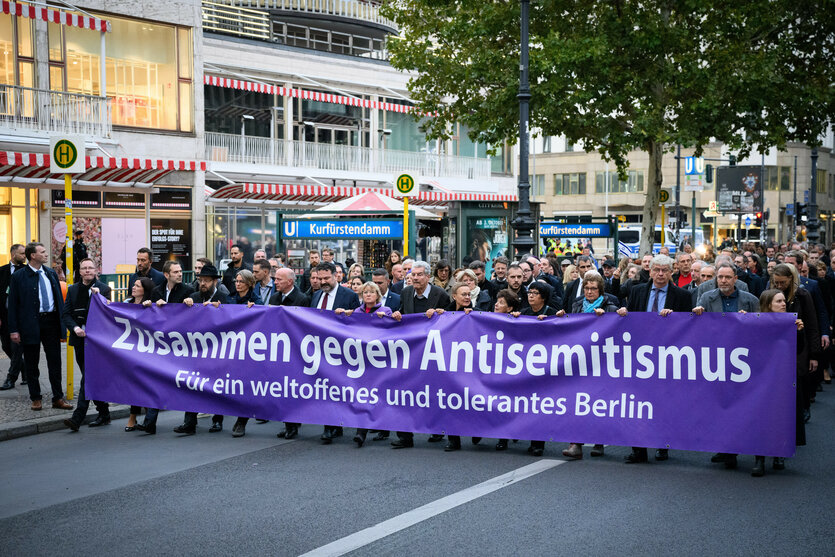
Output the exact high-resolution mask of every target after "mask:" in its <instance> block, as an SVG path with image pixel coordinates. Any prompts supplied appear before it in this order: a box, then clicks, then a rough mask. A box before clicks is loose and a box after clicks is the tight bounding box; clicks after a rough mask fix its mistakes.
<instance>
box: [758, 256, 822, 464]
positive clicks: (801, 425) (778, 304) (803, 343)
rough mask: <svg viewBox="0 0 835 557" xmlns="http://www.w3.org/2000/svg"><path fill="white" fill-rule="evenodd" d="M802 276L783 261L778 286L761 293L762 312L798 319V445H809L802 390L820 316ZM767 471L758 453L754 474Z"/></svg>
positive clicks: (778, 460)
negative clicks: (807, 442)
mask: <svg viewBox="0 0 835 557" xmlns="http://www.w3.org/2000/svg"><path fill="white" fill-rule="evenodd" d="M799 283H800V278H799V277H798V275H797V270H796V269H795V268H794V265H785V264H780V265H777V266H776V267H775V268H774V273H773V274H772V278H771V284H772V286H774V287H775V288H772V289H769V290H766V291H765V292H763V293H762V294H760V311H761V312H763V313H767V312H776V313H785V312H789V313H796V314H797V319H796V320H795V322H794V323H795V326H796V327H797V370H796V372H797V376H798V381H797V389H796V391H797V413H796V417H795V431H796V433H795V445H797V446H798V447H800V446H803V445H805V444H806V425H805V422H806V420H805V416H804V410H803V405H804V401H805V400H806V397H805V396H804V393H803V384H804V382H803V377H805V376H806V375H808V373H809V371H810V370H812V369H814V368H817V365H818V362H817V356H818V349H819V347H820V345H821V340H820V333H819V332H818V328H817V316H816V313H815V303H814V301H812V295H811V294H809V293H808V292H807V291H806V290H805V289H803V288H798V284H799ZM771 467H772V468H773V469H774V470H782V469H784V468H785V467H786V462H785V458H782V457H777V456H775V457H774V460H773V461H772V463H771ZM764 474H765V456H762V455H757V456H756V457H755V459H754V468H753V469H752V470H751V475H752V476H754V477H760V476H763V475H764Z"/></svg>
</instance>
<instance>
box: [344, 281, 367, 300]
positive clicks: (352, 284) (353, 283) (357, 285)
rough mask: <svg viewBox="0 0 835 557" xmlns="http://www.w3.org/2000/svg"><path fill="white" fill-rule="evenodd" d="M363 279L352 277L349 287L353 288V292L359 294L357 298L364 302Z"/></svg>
mask: <svg viewBox="0 0 835 557" xmlns="http://www.w3.org/2000/svg"><path fill="white" fill-rule="evenodd" d="M363 284H364V283H363V282H362V277H351V280H349V281H348V286H350V287H351V290H353V291H354V292H356V293H357V297H358V298H360V301H362V292H361V291H362V285H363Z"/></svg>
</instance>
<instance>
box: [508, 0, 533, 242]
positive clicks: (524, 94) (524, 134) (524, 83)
mask: <svg viewBox="0 0 835 557" xmlns="http://www.w3.org/2000/svg"><path fill="white" fill-rule="evenodd" d="M520 4H521V8H522V14H521V57H520V58H521V59H520V63H519V70H520V76H519V94H518V95H517V98H518V99H519V186H518V189H519V209H518V211H517V212H516V218H515V219H513V222H512V223H511V224H512V225H513V229H514V230H515V231H516V238H515V240H514V242H513V245H514V248H515V250H516V255H517V256H521V255H524V254H526V253H530V254H533V248H534V241H533V236H532V232H533V228H534V221H533V218H531V202H530V193H531V184H530V182H529V179H530V178H529V176H528V129H529V126H528V120H529V115H530V100H531V88H530V83H529V80H528V18H529V15H528V12H529V9H530V0H520Z"/></svg>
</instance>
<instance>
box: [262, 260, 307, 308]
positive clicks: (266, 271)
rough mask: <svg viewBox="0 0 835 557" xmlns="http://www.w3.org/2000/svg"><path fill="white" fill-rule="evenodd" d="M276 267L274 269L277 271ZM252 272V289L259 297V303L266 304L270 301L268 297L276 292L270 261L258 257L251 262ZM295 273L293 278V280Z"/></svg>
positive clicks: (273, 272)
mask: <svg viewBox="0 0 835 557" xmlns="http://www.w3.org/2000/svg"><path fill="white" fill-rule="evenodd" d="M277 270H278V269H276V271H277ZM252 274H253V276H254V277H255V286H254V287H253V289H254V290H255V291H256V292H257V293H258V297H259V298H261V304H262V305H265V306H266V305H267V304H269V303H270V298H272V297H273V294H275V293H276V288H275V280H273V279H274V278H275V271H273V269H272V267H271V266H270V262H269V261H268V260H266V259H258V260H256V261H255V263H253V264H252ZM295 276H296V275H295V273H294V274H293V279H294V280H295Z"/></svg>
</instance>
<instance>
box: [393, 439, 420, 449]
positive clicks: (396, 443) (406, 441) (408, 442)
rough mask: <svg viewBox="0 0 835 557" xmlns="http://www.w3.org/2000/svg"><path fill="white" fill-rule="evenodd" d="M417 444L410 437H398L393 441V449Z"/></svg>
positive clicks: (407, 447)
mask: <svg viewBox="0 0 835 557" xmlns="http://www.w3.org/2000/svg"><path fill="white" fill-rule="evenodd" d="M414 446H415V442H414V441H412V440H410V439H398V440H397V441H392V442H391V448H392V449H411V448H412V447H414Z"/></svg>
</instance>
